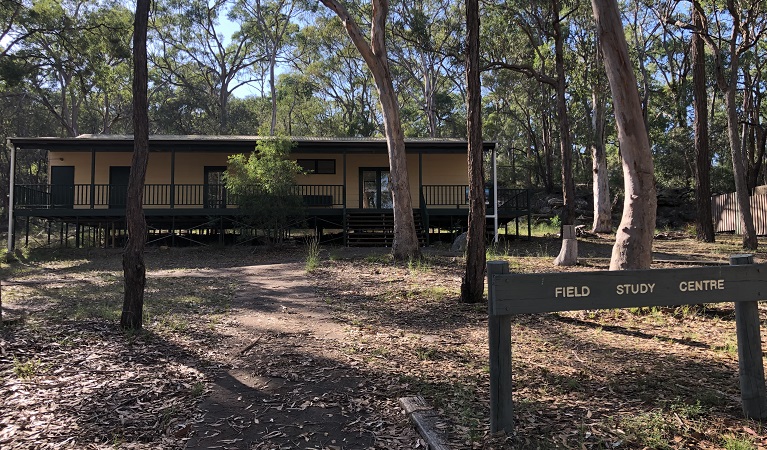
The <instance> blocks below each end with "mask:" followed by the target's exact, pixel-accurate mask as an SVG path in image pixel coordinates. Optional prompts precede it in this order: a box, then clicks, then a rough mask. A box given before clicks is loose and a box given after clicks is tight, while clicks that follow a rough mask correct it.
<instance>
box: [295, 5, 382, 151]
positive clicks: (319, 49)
mask: <svg viewBox="0 0 767 450" xmlns="http://www.w3.org/2000/svg"><path fill="white" fill-rule="evenodd" d="M344 32H345V31H344V28H343V24H342V23H341V20H340V19H338V17H336V16H334V15H330V16H328V15H324V14H321V13H318V14H315V15H314V17H313V20H312V22H311V24H309V25H307V26H304V27H303V28H302V29H301V31H300V33H299V35H298V37H297V41H298V44H297V45H298V47H299V50H298V53H299V55H300V58H299V59H297V60H295V61H294V62H293V70H294V72H300V73H301V74H302V77H303V79H305V80H306V82H307V83H309V84H310V85H311V89H312V91H313V96H314V97H315V98H317V99H319V101H321V102H322V103H324V104H325V110H326V111H325V113H324V117H323V120H322V122H323V124H320V125H321V126H322V129H323V130H324V131H325V132H326V133H329V135H331V136H359V137H368V136H375V135H381V134H383V130H381V129H380V127H379V123H380V122H381V117H380V112H379V110H378V108H377V106H376V104H377V102H378V97H377V95H376V90H375V87H374V86H375V82H374V80H373V77H372V74H371V72H370V71H369V70H367V69H366V68H365V61H364V60H363V59H362V57H361V56H360V54H359V51H357V49H356V48H355V47H354V45H353V44H352V43H351V42H349V41H348V40H346V39H338V35H339V34H341V33H344Z"/></svg>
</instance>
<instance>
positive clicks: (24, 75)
mask: <svg viewBox="0 0 767 450" xmlns="http://www.w3.org/2000/svg"><path fill="white" fill-rule="evenodd" d="M26 17H27V18H28V20H29V22H27V24H26V28H25V29H24V31H20V32H19V34H14V35H12V36H11V37H10V38H9V39H10V42H11V43H12V44H13V47H8V48H7V49H6V50H8V49H10V50H9V51H7V53H5V54H4V57H3V58H2V64H0V66H1V67H0V70H2V73H3V75H2V77H3V78H4V79H5V80H6V82H7V83H10V84H21V83H24V86H25V90H26V92H27V93H28V95H30V96H31V97H33V98H34V99H35V100H36V101H38V102H39V103H40V104H42V105H44V106H45V108H46V109H47V110H48V111H49V112H50V114H51V115H52V116H53V117H54V118H55V120H56V121H57V123H58V124H59V125H60V127H61V130H62V133H63V134H65V135H67V136H77V135H78V134H80V133H81V127H82V125H83V124H82V123H81V112H82V110H83V108H84V106H86V104H87V103H94V104H100V106H101V110H100V113H98V114H99V115H100V116H101V118H100V120H97V121H95V122H92V123H91V125H90V126H88V127H87V131H89V132H103V131H104V128H109V127H110V126H111V125H113V124H114V123H115V122H116V121H119V120H121V119H123V118H125V107H126V104H125V103H124V102H116V103H115V102H110V101H109V100H108V99H109V98H110V96H113V95H115V94H114V93H115V92H124V91H125V87H126V86H127V84H128V79H129V78H128V77H127V71H126V70H125V67H126V65H127V64H128V62H129V60H130V50H129V49H130V45H129V42H128V38H129V37H130V23H131V13H130V11H128V10H127V9H126V8H125V7H124V6H122V5H121V4H120V3H119V2H117V1H112V0H73V1H70V0H55V1H47V2H37V3H34V4H33V5H32V6H31V8H30V9H29V10H28V11H27V13H26ZM33 30H34V31H33ZM18 36H24V38H23V39H21V40H14V39H17V37H18ZM110 72H111V73H112V75H109V73H110ZM118 95H119V94H118ZM105 99H107V100H106V102H105ZM105 125H106V126H105Z"/></svg>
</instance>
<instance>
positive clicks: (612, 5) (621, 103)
mask: <svg viewBox="0 0 767 450" xmlns="http://www.w3.org/2000/svg"><path fill="white" fill-rule="evenodd" d="M591 5H592V9H593V11H594V19H595V20H596V24H597V35H598V37H599V42H600V45H601V48H602V52H603V55H604V63H605V71H606V73H607V79H608V80H609V83H610V91H611V93H612V99H613V108H614V111H615V124H616V127H617V130H618V140H619V141H620V146H621V162H622V165H623V176H624V200H623V216H622V218H621V223H620V225H619V226H618V232H617V234H616V237H615V245H614V246H613V252H612V258H611V260H610V270H625V269H647V268H649V267H650V263H651V262H652V239H653V232H654V231H655V215H656V207H657V201H658V199H657V197H656V195H655V180H654V176H653V161H652V153H651V151H650V142H649V138H648V136H647V128H646V126H645V122H644V120H642V102H641V100H640V98H639V91H638V90H637V82H636V76H635V75H634V69H633V67H631V64H630V60H629V54H628V44H627V43H626V37H625V34H624V31H623V25H622V23H621V17H620V13H619V10H618V4H617V1H616V0H592V1H591Z"/></svg>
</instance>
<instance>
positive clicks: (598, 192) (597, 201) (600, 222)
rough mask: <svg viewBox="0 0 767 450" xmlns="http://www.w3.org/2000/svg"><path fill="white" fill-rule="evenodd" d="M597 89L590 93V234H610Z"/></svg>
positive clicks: (602, 118)
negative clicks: (591, 139) (592, 213)
mask: <svg viewBox="0 0 767 450" xmlns="http://www.w3.org/2000/svg"><path fill="white" fill-rule="evenodd" d="M598 89H599V88H598V87H596V86H595V87H594V91H593V92H592V93H591V104H592V111H593V115H592V117H591V129H592V132H593V139H594V142H592V144H591V169H592V183H593V188H592V190H593V193H594V222H593V224H592V227H591V232H592V233H610V232H612V230H613V223H612V210H611V208H610V206H611V205H610V185H609V182H608V179H607V153H606V152H605V109H606V108H605V102H604V99H603V98H601V97H602V96H601V93H599V92H597V90H598Z"/></svg>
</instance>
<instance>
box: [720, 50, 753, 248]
mask: <svg viewBox="0 0 767 450" xmlns="http://www.w3.org/2000/svg"><path fill="white" fill-rule="evenodd" d="M735 59H737V58H733V63H732V65H733V66H734V65H735V64H736V62H735V61H734V60H735ZM730 70H736V68H735V67H730ZM735 89H736V85H735V83H731V84H730V86H729V88H728V89H727V90H726V91H725V92H724V104H725V108H726V109H727V137H728V138H729V141H730V154H731V155H732V172H733V176H734V177H735V196H736V199H737V202H738V208H739V209H740V223H741V225H742V228H741V229H742V230H743V248H744V249H748V250H756V247H757V239H756V229H755V228H754V218H753V216H752V215H751V199H750V198H749V195H748V194H749V192H748V185H747V184H746V169H745V165H744V162H743V154H742V153H741V151H740V136H739V135H738V112H737V105H736V104H735V103H736V100H735Z"/></svg>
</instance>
